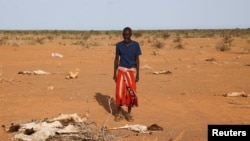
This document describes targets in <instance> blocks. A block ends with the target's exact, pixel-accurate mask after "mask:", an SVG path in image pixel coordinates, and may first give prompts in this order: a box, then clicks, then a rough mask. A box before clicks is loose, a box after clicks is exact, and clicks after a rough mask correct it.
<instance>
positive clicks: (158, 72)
mask: <svg viewBox="0 0 250 141" xmlns="http://www.w3.org/2000/svg"><path fill="white" fill-rule="evenodd" d="M171 73H172V72H171V71H168V70H167V71H165V70H162V71H155V72H153V74H171Z"/></svg>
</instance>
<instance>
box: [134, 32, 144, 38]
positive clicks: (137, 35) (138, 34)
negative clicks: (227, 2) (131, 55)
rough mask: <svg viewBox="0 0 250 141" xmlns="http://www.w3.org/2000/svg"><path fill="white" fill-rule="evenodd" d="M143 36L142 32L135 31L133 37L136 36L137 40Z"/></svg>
mask: <svg viewBox="0 0 250 141" xmlns="http://www.w3.org/2000/svg"><path fill="white" fill-rule="evenodd" d="M142 35H143V34H142V32H141V31H135V32H134V33H133V36H135V38H139V37H141V36H142Z"/></svg>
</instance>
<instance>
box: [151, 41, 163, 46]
mask: <svg viewBox="0 0 250 141" xmlns="http://www.w3.org/2000/svg"><path fill="white" fill-rule="evenodd" d="M153 46H154V47H156V48H163V47H164V43H162V42H160V41H159V40H156V41H155V42H154V43H153Z"/></svg>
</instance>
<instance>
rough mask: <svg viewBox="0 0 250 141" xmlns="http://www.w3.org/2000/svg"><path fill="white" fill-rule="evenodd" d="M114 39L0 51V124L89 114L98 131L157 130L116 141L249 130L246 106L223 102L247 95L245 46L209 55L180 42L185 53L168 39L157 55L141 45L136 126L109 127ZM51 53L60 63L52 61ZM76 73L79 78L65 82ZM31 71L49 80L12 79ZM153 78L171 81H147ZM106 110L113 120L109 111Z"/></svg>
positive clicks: (249, 63) (195, 42)
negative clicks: (224, 127)
mask: <svg viewBox="0 0 250 141" xmlns="http://www.w3.org/2000/svg"><path fill="white" fill-rule="evenodd" d="M120 39H121V38H120V37H117V39H114V40H113V42H112V43H110V44H100V45H96V46H90V47H88V48H82V47H79V46H77V45H74V46H73V45H70V44H66V45H59V44H56V43H54V42H46V43H44V44H42V45H40V44H37V45H25V44H21V45H18V46H9V45H2V46H0V71H1V72H2V74H1V76H0V79H1V81H0V124H1V125H10V124H11V123H18V122H25V121H30V120H32V119H33V120H39V119H44V118H53V117H56V116H58V115H59V114H60V113H65V114H70V113H77V114H79V115H84V114H85V113H86V112H89V113H90V118H91V120H93V121H95V122H96V123H97V126H100V127H101V126H102V125H104V124H105V125H106V126H107V127H108V128H112V127H119V126H124V125H125V124H143V125H147V126H149V125H151V124H158V125H159V126H161V127H163V129H164V130H163V131H160V132H155V133H153V134H152V135H148V134H142V135H139V136H136V135H135V134H129V136H127V137H123V138H120V139H118V140H120V141H129V140H138V141H153V140H157V141H168V140H175V139H176V140H178V139H179V140H183V141H206V140H207V126H208V124H250V99H249V98H248V97H241V96H239V97H224V96H223V94H226V93H228V92H242V91H243V92H245V93H246V94H250V75H249V74H250V54H247V53H242V47H246V46H249V42H247V41H246V39H244V38H235V39H234V41H233V46H232V49H231V50H230V51H226V52H220V51H217V50H216V49H215V48H214V46H215V44H216V42H217V41H218V39H216V38H211V39H210V38H189V39H184V40H183V45H184V46H185V48H184V49H173V48H172V47H171V44H172V43H171V42H172V41H171V40H170V39H167V40H165V41H164V42H165V47H164V48H160V49H156V48H154V47H152V46H150V45H149V44H147V43H145V42H144V43H143V44H142V45H141V48H142V53H143V55H142V56H141V58H140V60H141V69H140V81H139V82H138V84H137V87H138V88H137V89H138V90H137V95H138V98H139V107H135V108H133V111H132V113H133V116H134V118H135V121H134V122H132V123H128V122H127V121H126V120H124V121H121V122H115V121H114V117H113V115H111V114H110V110H109V104H108V98H109V97H114V92H115V82H114V81H113V80H112V75H113V59H114V52H115V47H114V42H115V41H118V40H120ZM97 42H98V41H97ZM102 42H103V40H102ZM53 52H57V53H60V54H62V55H63V58H53V57H52V56H51V53H53ZM156 52H157V53H156ZM147 67H150V68H151V69H149V68H147ZM76 68H78V69H80V73H79V75H78V77H77V78H76V79H70V80H67V79H65V75H66V74H67V73H68V72H69V71H70V70H73V71H74V70H75V69H76ZM35 70H43V71H46V72H50V73H52V74H49V75H22V74H18V72H20V71H35ZM160 70H168V71H170V72H172V73H171V74H159V75H156V74H153V72H155V71H160ZM111 107H112V112H114V111H115V108H114V103H111ZM124 108H125V107H124ZM14 134H15V133H6V132H4V131H3V130H0V140H1V141H8V140H11V138H12V137H13V136H14Z"/></svg>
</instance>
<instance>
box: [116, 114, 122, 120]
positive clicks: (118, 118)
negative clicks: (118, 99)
mask: <svg viewBox="0 0 250 141" xmlns="http://www.w3.org/2000/svg"><path fill="white" fill-rule="evenodd" d="M121 120H123V116H122V115H121V114H116V115H115V121H116V122H119V121H121Z"/></svg>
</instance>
